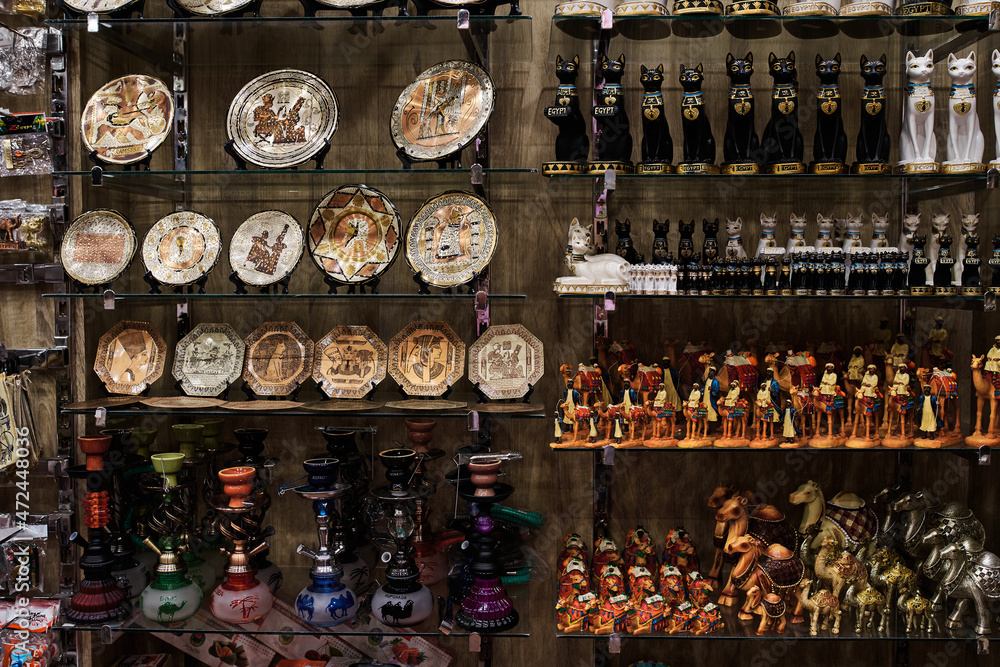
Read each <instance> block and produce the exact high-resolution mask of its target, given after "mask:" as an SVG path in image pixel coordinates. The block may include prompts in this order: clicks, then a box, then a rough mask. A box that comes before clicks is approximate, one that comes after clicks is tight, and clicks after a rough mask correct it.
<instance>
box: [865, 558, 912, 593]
mask: <svg viewBox="0 0 1000 667" xmlns="http://www.w3.org/2000/svg"><path fill="white" fill-rule="evenodd" d="M873 579H874V580H875V583H876V584H880V585H881V587H882V590H883V591H884V592H885V599H886V600H887V601H891V600H893V599H894V598H895V597H896V591H897V590H899V591H902V590H910V589H912V588H913V586H914V585H915V584H916V582H917V573H916V572H914V571H913V570H911V569H910V568H908V567H906V566H905V565H903V564H902V563H896V564H894V565H893V566H892V567H890V568H889V569H888V570H885V571H884V572H881V573H879V575H878V576H876V577H873Z"/></svg>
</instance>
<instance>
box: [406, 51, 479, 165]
mask: <svg viewBox="0 0 1000 667" xmlns="http://www.w3.org/2000/svg"><path fill="white" fill-rule="evenodd" d="M494 98H495V91H494V88H493V79H491V78H490V75H489V74H487V73H486V70H484V69H483V68H481V67H479V66H478V65H476V64H475V63H470V62H467V61H464V60H448V61H445V62H443V63H438V64H437V65H434V66H432V67H429V68H427V69H426V70H424V71H423V72H421V73H420V75H419V76H418V77H417V80H416V81H414V82H413V83H411V84H410V85H409V86H407V87H406V90H404V91H403V93H402V94H401V95H400V96H399V99H398V100H396V106H395V107H394V108H393V110H392V119H391V121H390V129H391V131H392V141H393V143H394V144H396V146H397V147H399V148H402V149H403V152H405V153H406V154H407V155H409V156H410V157H412V158H415V159H418V160H438V159H441V158H443V157H446V156H448V155H451V154H452V153H456V152H458V151H460V150H462V149H463V148H465V147H466V146H468V145H469V144H470V143H472V140H473V139H475V138H476V135H477V134H479V132H480V130H482V129H483V127H484V126H485V125H486V122H487V121H488V120H489V119H490V114H491V113H493V103H494Z"/></svg>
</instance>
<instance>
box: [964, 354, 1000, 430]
mask: <svg viewBox="0 0 1000 667" xmlns="http://www.w3.org/2000/svg"><path fill="white" fill-rule="evenodd" d="M985 359H986V355H980V356H978V357H977V356H976V355H972V366H971V368H972V386H973V387H975V388H976V429H975V431H974V432H973V434H972V435H970V436H969V437H968V438H966V440H965V442H966V444H968V445H969V446H972V447H979V446H981V445H994V444H996V443H997V442H998V441H1000V435H998V433H997V405H998V404H1000V398H998V397H997V392H996V391H994V388H993V385H992V384H991V383H990V382H989V381H988V380H987V379H986V377H985V376H984V375H983V362H984V361H985ZM986 401H989V402H990V421H989V426H988V427H987V429H986V435H983V405H985V403H986Z"/></svg>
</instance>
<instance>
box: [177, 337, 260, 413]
mask: <svg viewBox="0 0 1000 667" xmlns="http://www.w3.org/2000/svg"><path fill="white" fill-rule="evenodd" d="M245 352H246V346H245V345H244V344H243V339H242V338H240V336H239V334H237V333H236V330H235V329H233V328H232V327H231V326H229V325H228V324H204V323H203V324H199V325H198V326H196V327H195V328H194V329H192V330H191V332H190V333H189V334H188V335H186V336H184V338H181V339H180V341H179V342H178V343H177V349H176V350H175V351H174V368H173V374H174V379H175V380H177V381H179V382H180V383H181V389H183V390H184V393H185V394H187V395H188V396H217V395H219V394H221V393H222V392H223V391H225V390H226V389H227V388H228V387H229V385H230V384H232V383H233V382H236V380H237V379H239V377H240V373H241V372H242V370H243V356H244V353H245Z"/></svg>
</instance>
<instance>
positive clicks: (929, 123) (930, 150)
mask: <svg viewBox="0 0 1000 667" xmlns="http://www.w3.org/2000/svg"><path fill="white" fill-rule="evenodd" d="M933 73H934V52H933V51H928V52H927V53H926V54H924V55H922V56H915V55H913V53H912V52H910V51H907V52H906V77H907V79H908V82H907V84H906V103H905V104H904V106H903V131H902V133H901V134H900V137H899V164H900V165H901V166H906V165H911V164H912V165H917V164H933V163H934V162H935V161H936V158H937V137H936V136H935V135H934V91H933V90H931V75H932V74H933Z"/></svg>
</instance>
